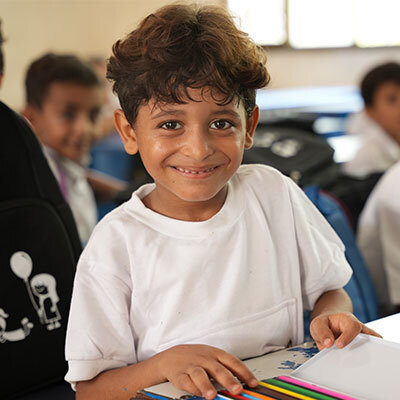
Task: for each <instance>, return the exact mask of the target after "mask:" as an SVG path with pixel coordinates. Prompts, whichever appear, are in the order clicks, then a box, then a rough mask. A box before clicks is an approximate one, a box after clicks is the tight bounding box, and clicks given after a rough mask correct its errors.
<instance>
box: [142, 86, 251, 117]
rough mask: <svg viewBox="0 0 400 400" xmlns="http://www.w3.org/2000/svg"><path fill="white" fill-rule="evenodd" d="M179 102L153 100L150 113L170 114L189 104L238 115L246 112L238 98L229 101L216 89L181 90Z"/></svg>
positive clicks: (151, 100)
mask: <svg viewBox="0 0 400 400" xmlns="http://www.w3.org/2000/svg"><path fill="white" fill-rule="evenodd" d="M179 100H180V102H176V101H174V100H173V99H172V96H171V101H162V100H158V99H155V98H151V99H150V100H149V102H148V103H147V106H148V107H149V108H150V112H151V114H152V115H155V114H157V113H159V112H169V111H174V110H177V109H181V108H182V109H183V108H185V105H187V104H190V103H192V104H194V105H196V104H199V105H200V104H204V103H206V104H207V105H208V106H209V107H211V108H212V109H214V110H215V111H218V110H221V111H223V110H231V111H233V112H236V113H240V112H241V111H244V105H243V102H242V101H240V100H239V99H238V98H237V97H235V96H234V97H232V99H230V101H227V96H226V95H225V94H222V93H220V92H218V91H217V90H216V89H214V88H208V87H205V88H198V89H197V88H187V89H186V90H183V89H182V90H181V91H180V92H179Z"/></svg>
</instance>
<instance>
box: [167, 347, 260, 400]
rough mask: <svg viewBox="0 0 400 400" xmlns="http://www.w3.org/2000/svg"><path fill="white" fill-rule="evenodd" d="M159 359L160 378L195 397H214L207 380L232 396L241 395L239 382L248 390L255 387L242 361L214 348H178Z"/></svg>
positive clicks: (255, 382) (255, 384) (213, 388)
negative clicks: (249, 387)
mask: <svg viewBox="0 0 400 400" xmlns="http://www.w3.org/2000/svg"><path fill="white" fill-rule="evenodd" d="M159 356H160V360H159V368H160V373H161V375H163V377H164V378H165V379H167V380H169V381H170V382H171V383H173V384H174V385H175V386H176V387H177V388H178V389H181V390H185V391H186V392H189V393H192V394H194V395H196V396H202V397H205V398H207V399H213V398H214V397H215V396H216V395H217V391H216V389H215V387H214V385H213V384H212V383H211V381H210V378H213V379H214V380H215V381H217V382H218V383H219V384H220V385H222V386H223V387H224V388H226V389H227V390H229V391H230V392H232V393H233V394H239V393H240V392H241V391H242V385H241V384H240V382H239V380H240V381H241V382H244V383H246V384H247V385H248V386H251V387H255V386H257V379H256V377H255V376H254V375H253V374H252V373H251V372H250V371H249V369H248V368H247V367H246V365H245V364H244V363H243V362H242V361H240V360H239V359H238V358H236V357H234V356H233V355H231V354H229V353H227V352H225V351H223V350H220V349H217V348H216V347H211V346H206V345H200V344H187V345H179V346H175V347H172V348H170V349H168V350H165V351H164V352H162V353H159ZM236 377H237V378H236ZM238 379H239V380H238Z"/></svg>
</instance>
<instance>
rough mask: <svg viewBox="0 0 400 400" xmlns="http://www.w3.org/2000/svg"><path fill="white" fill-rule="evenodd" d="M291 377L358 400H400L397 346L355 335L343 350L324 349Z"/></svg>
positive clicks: (398, 353)
mask: <svg viewBox="0 0 400 400" xmlns="http://www.w3.org/2000/svg"><path fill="white" fill-rule="evenodd" d="M291 376H293V377H295V378H299V379H301V380H304V381H308V382H312V383H315V384H317V385H319V386H323V387H326V388H330V389H332V390H336V391H339V392H342V393H346V394H348V395H349V396H352V397H356V398H358V399H360V400H398V399H400V344H399V343H393V342H389V341H386V340H383V339H379V338H376V337H373V336H368V335H364V334H360V335H358V336H357V337H356V338H355V339H354V340H353V341H352V342H351V343H350V344H349V345H347V346H346V347H344V348H343V349H338V348H337V347H336V346H333V347H331V348H329V349H324V350H322V351H321V352H320V353H318V354H317V355H315V356H314V357H313V358H312V359H311V360H309V361H307V362H306V363H304V364H303V365H302V366H300V367H299V368H298V369H296V370H295V371H294V372H293V373H292V374H291Z"/></svg>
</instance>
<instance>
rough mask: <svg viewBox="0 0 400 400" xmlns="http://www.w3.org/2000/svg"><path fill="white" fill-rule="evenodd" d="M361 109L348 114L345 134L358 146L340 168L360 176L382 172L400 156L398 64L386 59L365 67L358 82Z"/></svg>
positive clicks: (399, 68) (399, 78) (399, 67)
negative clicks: (358, 141) (354, 137)
mask: <svg viewBox="0 0 400 400" xmlns="http://www.w3.org/2000/svg"><path fill="white" fill-rule="evenodd" d="M361 95H362V98H363V100H364V104H365V107H364V110H363V111H362V112H360V113H358V114H355V115H354V116H352V117H351V119H350V121H349V126H348V132H347V133H349V134H355V135H359V137H360V138H361V141H362V142H361V147H360V148H359V150H358V151H357V152H356V155H355V157H354V158H353V159H352V160H350V161H349V162H347V163H346V164H344V170H345V171H346V172H347V173H348V174H350V175H354V176H359V177H363V176H365V175H368V174H370V173H373V172H384V171H386V170H387V169H388V168H389V167H390V166H392V165H393V164H395V163H396V162H397V161H399V160H400V64H399V63H396V62H390V63H386V64H382V65H379V66H378V67H375V68H374V69H372V70H371V71H369V72H368V73H367V74H366V75H365V77H364V78H363V80H362V82H361Z"/></svg>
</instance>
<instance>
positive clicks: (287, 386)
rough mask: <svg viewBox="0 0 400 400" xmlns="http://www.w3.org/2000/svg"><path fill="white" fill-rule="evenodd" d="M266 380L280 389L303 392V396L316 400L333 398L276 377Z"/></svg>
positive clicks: (330, 399)
mask: <svg viewBox="0 0 400 400" xmlns="http://www.w3.org/2000/svg"><path fill="white" fill-rule="evenodd" d="M266 382H268V383H270V384H271V385H276V386H279V387H280V388H282V389H287V390H293V392H295V393H299V394H303V395H305V396H310V397H311V398H312V399H316V400H332V399H334V398H333V397H332V396H328V395H326V394H322V393H319V392H315V391H314V390H310V389H305V388H303V387H301V386H297V385H293V384H291V383H287V382H284V381H279V380H278V379H274V378H271V379H266Z"/></svg>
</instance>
